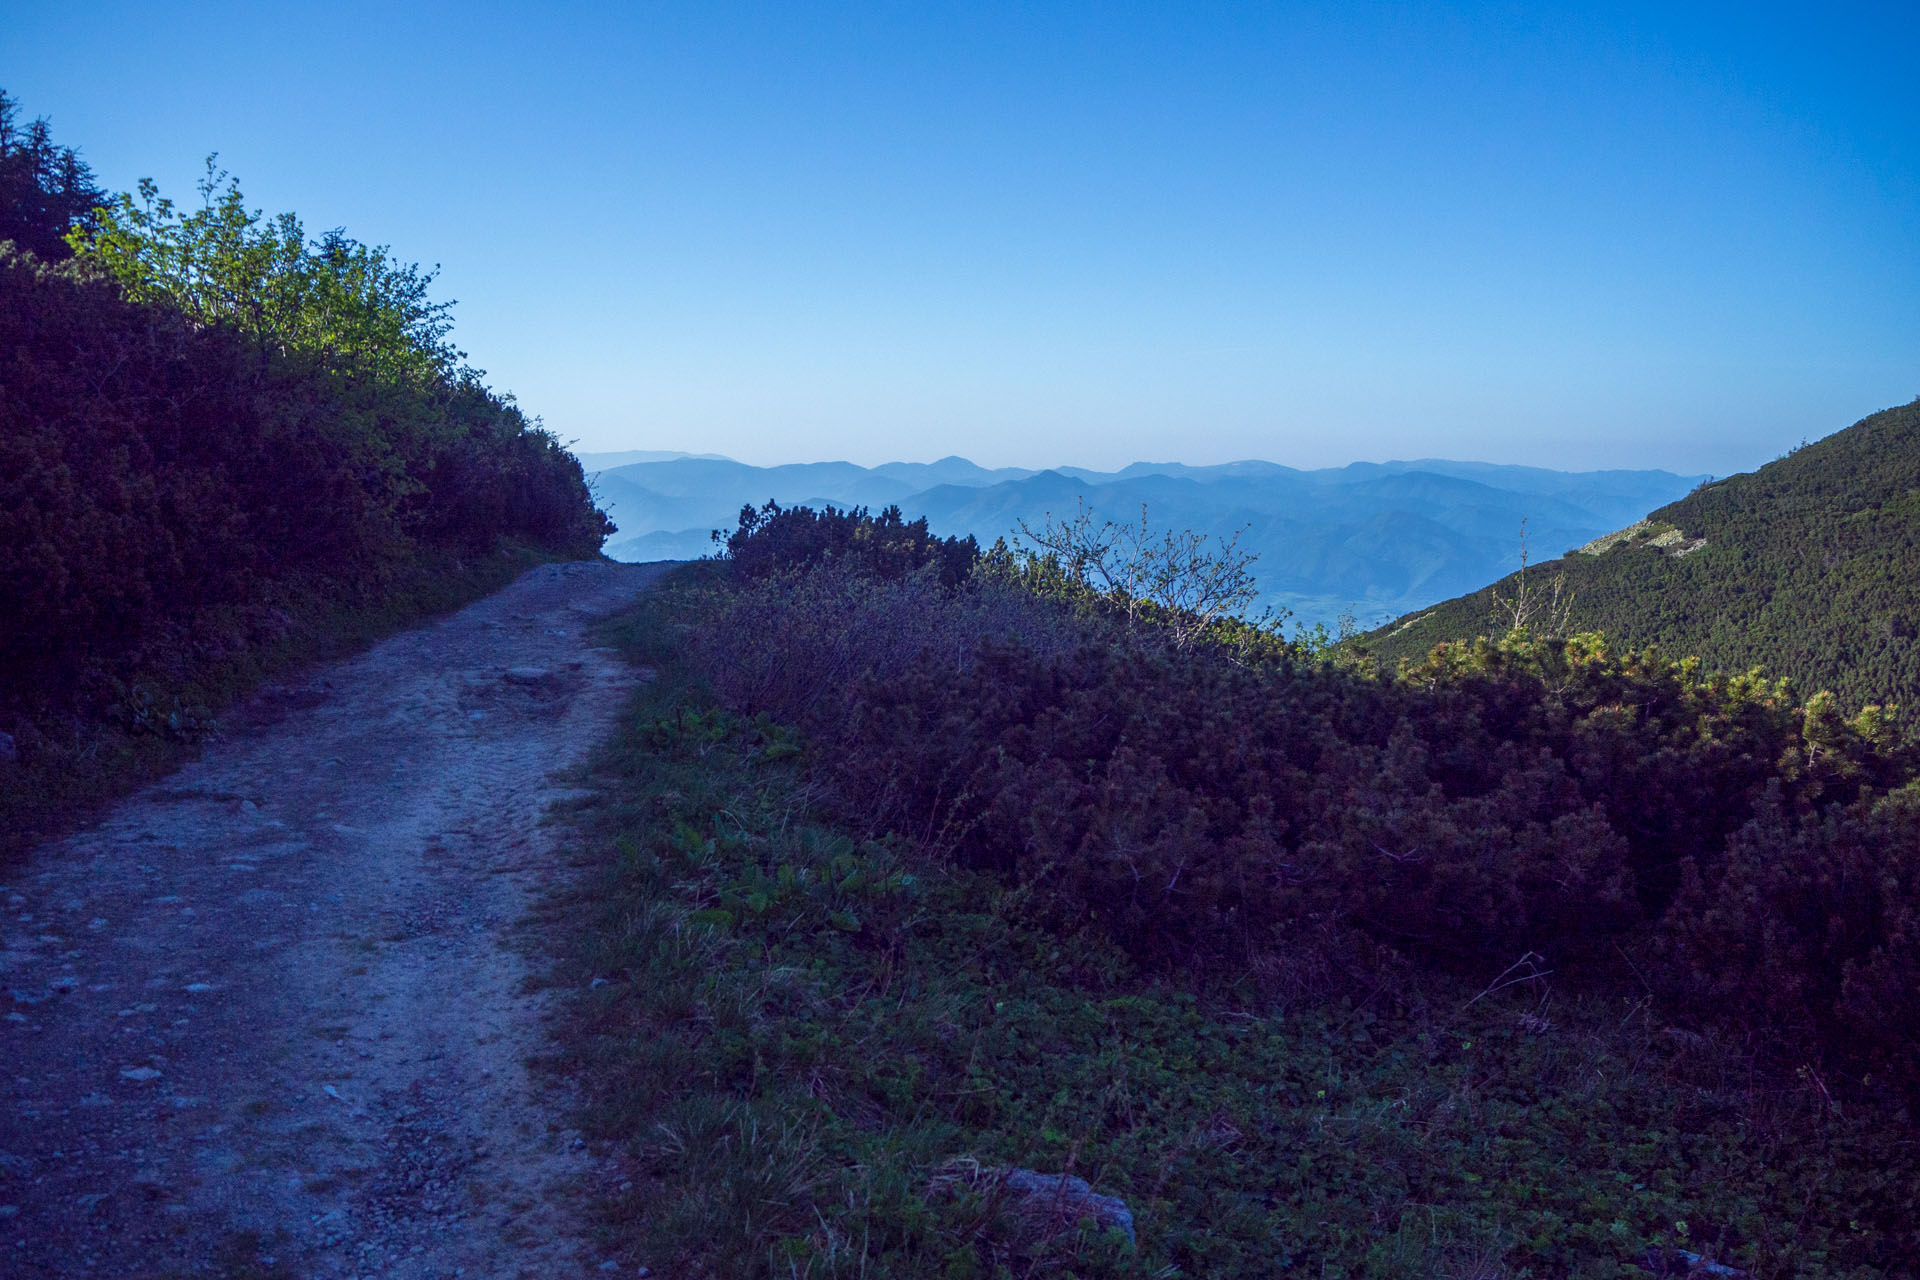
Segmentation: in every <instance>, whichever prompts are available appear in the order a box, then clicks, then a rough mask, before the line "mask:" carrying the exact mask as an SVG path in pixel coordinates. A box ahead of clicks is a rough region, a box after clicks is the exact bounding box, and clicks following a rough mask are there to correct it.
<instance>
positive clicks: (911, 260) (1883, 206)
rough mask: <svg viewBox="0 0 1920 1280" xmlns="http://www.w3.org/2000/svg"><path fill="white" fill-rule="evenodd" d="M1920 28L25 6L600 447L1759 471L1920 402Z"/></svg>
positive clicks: (93, 102) (1705, 14)
mask: <svg viewBox="0 0 1920 1280" xmlns="http://www.w3.org/2000/svg"><path fill="white" fill-rule="evenodd" d="M1916 47H1920V5H1916V4H1914V3H1912V0H1907V3H1904V4H1889V5H1884V6H1850V5H1845V4H1840V5H1834V4H1821V5H1807V6H1801V7H1791V8H1788V7H1781V8H1770V7H1768V6H1765V5H1755V4H1740V5H1728V6H1725V7H1715V6H1707V5H1696V4H1681V5H1675V4H1671V3H1665V4H1658V5H1647V6H1644V7H1641V8H1604V9H1603V8H1582V9H1558V10H1546V9H1538V8H1536V7H1534V6H1523V5H1518V4H1511V5H1485V6H1474V5H1464V6H1451V5H1449V6H1443V5H1424V4H1423V5H1372V4H1334V3H1328V4H1320V5H1292V4H1279V3H1272V4H1255V3H1248V4H1234V5H1208V4H1203V3H1194V2H1192V0H1183V2H1182V3H1159V4H1152V5H1125V4H1119V3H1100V4H1084V5H1081V4H1064V3H1061V4H1031V3H1030V4H998V3H985V2H982V0H972V2H969V3H965V4H954V5H941V4H932V3H902V4H869V5H826V4H821V5H800V4H792V5H767V6H744V5H731V4H726V3H719V2H702V3H687V4H674V5H660V4H601V5H586V4H565V3H561V4H542V5H532V4H528V5H519V6H506V5H488V4H480V3H463V4H457V5H455V4H447V5H427V4H417V5H405V4H400V5H396V4H390V3H389V4H378V5H374V4H359V3H336V4H330V5H326V6H315V5H278V4H271V3H258V2H257V0H256V2H254V3H247V4H232V5H217V4H195V3H190V2H189V3H174V4H165V5H162V4H130V3H120V2H116V0H96V2H94V3H89V4H84V5H82V4H71V5H69V4H40V5H32V6H28V5H25V4H21V5H15V6H9V11H8V12H7V13H6V15H5V18H4V20H0V87H5V88H6V89H7V90H8V91H9V92H10V93H12V94H13V96H14V97H16V98H17V99H19V100H20V101H21V103H22V105H23V106H24V107H25V109H26V111H27V112H28V113H29V114H31V115H43V114H44V115H48V116H51V117H52V120H53V125H54V130H55V136H56V138H58V139H59V140H60V141H63V142H66V143H68V144H70V145H74V146H77V147H78V148H79V149H80V150H81V152H82V154H83V155H84V156H85V158H86V159H87V160H88V161H89V162H91V163H92V165H93V166H94V168H95V170H96V171H97V172H98V173H99V175H100V177H101V179H102V181H103V183H104V184H105V185H107V186H108V187H110V188H112V189H120V188H125V187H130V186H132V185H133V183H134V182H135V181H136V180H137V179H138V178H140V177H142V176H152V177H154V178H156V179H158V180H159V181H160V183H161V185H162V188H163V190H165V191H167V192H168V193H170V194H174V195H176V196H190V195H191V193H192V183H193V181H194V178H195V176H196V173H197V171H198V169H199V166H200V162H201V160H202V158H203V157H204V156H205V155H206V153H208V152H210V151H216V150H217V151H218V152H219V153H220V158H221V162H222V164H223V165H225V166H226V167H227V168H229V169H231V170H232V171H233V172H234V173H235V174H236V175H237V176H238V177H239V178H240V180H241V183H242V186H243V188H244V190H245V191H246V193H247V196H248V199H249V202H250V203H253V204H257V205H261V206H264V207H265V208H266V209H267V211H268V212H276V211H279V210H282V209H292V210H294V211H296V212H298V213H300V214H301V215H302V216H303V217H304V218H305V219H306V221H307V224H308V227H309V229H310V230H312V231H315V232H318V231H320V230H323V229H325V228H327V227H330V226H334V225H344V226H345V227H346V228H347V230H348V231H349V232H350V233H352V234H354V235H356V236H357V237H359V238H361V239H364V240H369V241H373V242H376V243H386V244H390V245H391V246H392V247H393V249H394V251H395V253H396V254H397V255H398V256H400V257H402V258H404V259H407V260H409V261H413V260H417V261H421V262H424V263H429V264H431V263H435V262H438V263H441V264H443V267H444V270H443V273H442V276H441V292H442V296H447V297H453V298H457V299H458V300H459V307H458V308H457V310H456V313H455V314H456V318H457V321H458V328H457V330H456V336H457V338H458V339H459V340H460V342H461V345H462V346H463V347H464V348H465V349H466V350H468V351H469V352H470V353H471V354H472V357H473V359H474V362H475V363H476V364H478V365H480V366H481V367H483V368H485V369H487V370H488V371H489V380H490V381H491V382H492V383H493V384H494V385H495V386H497V387H500V388H503V389H507V390H511V391H513V392H514V393H516V394H517V395H518V396H519V398H520V400H521V402H522V403H523V404H524V405H525V406H526V407H527V408H528V409H529V410H530V411H532V412H535V413H538V414H540V415H542V416H543V417H544V418H545V420H546V422H547V424H548V425H549V426H550V427H552V428H553V429H554V430H556V431H557V432H559V433H560V434H561V435H562V436H563V437H567V438H570V439H575V440H577V441H578V442H579V445H580V447H582V448H586V449H615V448H678V449H688V450H693V451H712V452H719V453H726V454H731V455H733V456H736V457H739V458H742V459H744V460H747V461H753V462H781V461H797V460H813V459H823V458H849V459H852V460H854V461H859V462H866V463H873V462H879V461H884V460H888V459H895V458H901V459H910V460H925V459H931V458H934V457H938V456H940V455H943V454H948V453H961V454H965V455H967V456H969V457H972V458H974V459H975V460H976V461H979V462H983V463H988V464H1017V465H1026V466H1040V465H1054V464H1058V463H1075V464H1080V465H1087V466H1113V465H1118V464H1122V463H1125V462H1128V461H1132V460H1135V459H1141V458H1146V459H1155V460H1168V459H1177V460H1181V461H1187V462H1194V463H1204V462H1216V461H1223V460H1228V459H1232V458H1241V457H1262V458H1270V459H1273V460H1276V461H1281V462H1287V463H1292V464H1294V465H1302V466H1318V465H1326V464H1333V463H1340V462H1346V461H1351V460H1354V459H1358V458H1373V459H1385V458H1395V457H1423V456H1441V457H1455V458H1483V459H1488V460H1493V461H1503V462H1527V463H1536V464H1542V465H1548V466H1563V467H1593V466H1663V467H1670V468H1673V469H1676V470H1683V471H1708V472H1713V473H1716V474H1725V473H1728V472H1731V471H1736V470H1747V469H1750V468H1752V467H1754V466H1756V465H1759V464H1760V463H1762V462H1765V461H1767V460H1769V459H1771V458H1772V457H1774V456H1776V455H1777V454H1779V453H1781V452H1783V451H1784V450H1785V449H1787V448H1789V447H1790V446H1792V445H1794V444H1797V443H1799V442H1800V440H1801V439H1802V438H1805V437H1815V438H1817V437H1818V436H1821V435H1824V434H1826V433H1828V432H1830V431H1833V430H1836V429H1838V428H1839V427H1842V426H1845V425H1847V424H1848V423H1850V422H1852V421H1853V420H1854V419H1855V418H1858V417H1860V416H1862V415H1863V414H1865V413H1868V412H1870V411H1872V410H1875V409H1879V408H1884V407H1886V406H1888V405H1891V404H1896V403H1903V402H1905V401H1907V400H1910V399H1912V398H1913V397H1914V396H1915V395H1916V394H1920V150H1917V148H1920V87H1916V85H1917V83H1920V82H1916V79H1915V69H1914V67H1915V63H1914V56H1915V49H1916Z"/></svg>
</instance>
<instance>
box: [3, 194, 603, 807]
mask: <svg viewBox="0 0 1920 1280" xmlns="http://www.w3.org/2000/svg"><path fill="white" fill-rule="evenodd" d="M202 195H203V197H205V200H204V204H203V207H202V208H201V209H199V210H197V211H195V212H192V213H186V214H182V213H180V212H179V211H177V210H175V209H174V208H173V206H172V205H171V204H169V203H168V202H167V201H164V200H161V199H159V198H158V196H157V193H156V192H155V191H154V190H153V187H152V184H151V183H143V184H142V189H141V197H140V199H138V200H135V199H134V198H132V197H128V196H122V197H119V198H118V199H117V200H116V201H114V202H113V203H112V204H111V205H110V206H109V207H107V208H106V209H104V210H103V211H102V212H101V213H100V215H99V217H98V218H97V219H95V220H91V221H82V222H80V223H77V224H75V225H74V226H73V227H72V230H71V233H70V237H69V242H70V243H71V245H72V246H73V248H74V250H75V251H76V255H77V257H76V260H75V261H72V262H65V263H60V264H58V265H53V264H49V263H47V262H44V261H42V260H40V259H39V258H37V257H36V256H35V255H33V254H31V253H21V252H16V251H14V250H12V249H0V671H4V672H5V677H4V680H0V731H4V732H6V733H8V734H10V735H11V736H12V737H13V738H14V739H15V742H16V745H17V748H18V751H19V753H20V760H19V762H17V763H15V764H10V765H6V766H0V767H5V768H7V769H8V770H9V777H8V779H7V781H8V783H9V794H8V803H7V804H6V805H5V806H4V811H5V816H6V817H8V818H10V819H13V820H14V821H16V822H18V821H21V817H22V813H23V811H24V810H25V809H31V810H33V811H35V812H39V813H41V814H42V819H44V818H45V816H46V815H49V814H52V815H57V813H58V812H59V811H60V810H61V805H60V803H59V802H58V801H59V798H60V797H64V796H67V795H69V794H70V793H72V792H73V790H74V786H73V785H70V784H72V783H74V781H75V780H76V779H79V778H85V779H87V780H89V782H90V783H91V784H93V785H98V784H100V783H101V782H102V777H101V772H100V770H98V769H96V768H94V767H93V766H92V765H91V764H90V763H89V762H90V761H91V760H93V759H94V758H95V757H96V756H99V755H101V749H103V744H104V743H107V742H109V741H114V740H118V739H128V738H139V737H141V736H153V737H157V738H161V739H165V740H168V741H173V742H187V741H191V740H193V739H194V738H196V737H198V736H199V735H201V734H202V733H204V732H206V731H207V729H208V727H209V726H210V724H211V720H210V716H211V710H210V708H217V706H218V704H219V702H220V701H221V696H214V694H213V693H210V692H209V691H208V688H207V687H211V686H218V687H219V688H218V692H219V693H220V694H221V695H223V696H230V695H231V693H232V692H234V691H235V690H234V689H233V688H232V687H230V682H229V681H228V678H227V677H228V675H229V674H231V673H234V672H238V671H241V670H245V669H249V668H250V666H252V665H257V664H251V663H250V661H249V659H248V657H247V655H249V654H254V653H292V652H296V651H299V650H301V649H302V648H311V647H314V646H305V645H303V643H302V641H301V639H300V637H298V636H297V635H294V634H293V633H294V632H296V631H297V630H299V629H300V628H304V627H309V626H315V625H321V624H322V622H323V620H324V624H325V626H327V627H332V626H334V625H335V624H336V623H337V622H338V619H335V618H333V616H332V615H333V613H334V612H335V611H338V610H344V611H345V612H346V613H347V614H348V615H358V616H364V617H368V618H375V617H386V616H388V615H389V614H392V613H394V612H395V611H396V610H397V611H398V612H399V613H402V614H404V613H406V612H408V609H409V607H410V606H408V605H407V602H409V601H413V600H416V599H417V600H421V601H425V600H427V599H429V598H431V599H434V600H441V599H442V598H443V597H444V598H447V599H450V598H453V597H458V596H459V595H460V594H461V592H462V591H463V590H465V589H466V588H467V587H469V586H471V585H473V584H475V583H477V582H479V581H482V580H487V581H492V580H493V579H492V578H491V577H490V575H489V574H488V573H485V572H478V573H476V572H475V570H476V568H478V567H481V566H488V565H494V564H500V563H505V562H507V561H508V560H512V561H513V562H515V563H519V564H521V565H524V564H525V563H527V559H526V554H527V553H529V552H530V553H531V554H532V555H533V556H535V557H539V556H556V555H557V556H583V555H592V554H594V553H595V552H597V551H598V549H599V546H600V543H601V541H602V540H603V539H604V537H605V536H606V534H607V533H608V532H609V531H610V526H609V525H608V523H607V521H606V518H605V517H604V516H603V515H602V514H601V513H600V512H599V511H597V510H595V509H594V506H593V500H592V497H591V495H590V494H589V493H588V490H587V487H586V483H585V479H584V477H583V475H582V473H581V470H580V465H579V463H578V462H577V461H576V460H575V459H574V458H573V457H572V456H571V455H570V454H568V453H567V452H566V450H565V449H564V448H562V447H561V445H560V443H559V441H558V440H556V439H555V438H554V437H553V435H552V434H551V433H549V432H547V431H545V430H544V429H542V428H541V427H540V426H539V425H538V423H537V422H529V421H528V420H527V418H526V417H525V416H523V415H522V414H521V412H520V411H519V409H518V408H516V407H515V406H514V404H513V403H512V401H511V399H510V398H508V397H504V396H500V395H496V394H495V393H493V392H491V391H490V390H488V389H487V388H486V387H485V386H484V385H483V384H482V383H481V382H480V380H479V375H478V374H477V373H476V372H475V371H474V370H472V369H469V368H466V367H465V366H464V365H462V364H461V363H460V353H459V352H457V351H455V350H454V349H453V348H452V347H451V346H450V345H449V344H448V342H447V325H448V319H447V307H446V305H445V304H440V303H435V302H432V301H431V300H430V299H429V298H428V296H427V289H428V285H429V284H430V282H431V276H429V275H426V274H423V273H421V272H420V271H418V270H417V269H415V268H413V267H402V266H399V265H397V264H395V263H394V262H392V261H391V259H390V258H389V257H388V256H387V254H386V252H385V251H384V250H381V249H370V248H368V247H366V246H364V245H360V244H358V243H356V242H354V241H352V240H350V239H348V238H347V237H346V236H345V235H344V234H342V233H339V232H334V233H330V234H329V235H327V236H325V237H323V238H322V239H321V240H319V241H317V242H315V243H313V244H311V245H309V244H308V243H306V241H305V239H304V232H303V231H302V229H301V226H300V223H299V222H298V220H297V219H295V218H293V217H291V216H290V215H285V216H282V217H280V218H278V219H274V220H273V221H271V222H263V221H262V220H261V218H260V216H259V215H258V214H257V213H252V212H249V211H248V210H247V209H246V207H245V205H244V204H243V202H242V200H241V197H240V193H239V190H238V188H237V187H236V186H235V185H234V184H232V183H231V182H228V181H226V180H225V178H224V175H215V174H214V173H212V171H211V169H210V171H209V176H208V180H207V182H206V183H205V184H204V185H203V187H202ZM63 229H64V228H63ZM427 575H440V576H442V577H443V578H444V579H445V580H446V581H447V583H449V584H450V585H451V587H452V588H453V589H452V590H451V591H449V592H443V593H438V594H436V593H435V592H434V591H433V590H431V589H429V588H426V587H423V585H422V579H423V577H425V576H427ZM319 647H324V646H319ZM129 752H130V754H131V755H132V756H134V757H137V758H140V759H145V758H146V756H147V755H149V754H152V753H146V752H142V751H140V750H135V749H131V748H129ZM105 754H106V755H108V756H116V755H119V754H127V753H122V752H120V751H119V748H117V747H116V748H114V749H113V750H110V751H106V752H105ZM159 754H160V755H161V756H165V755H166V753H164V752H162V753H159ZM134 772H135V773H137V772H138V770H137V769H136V770H134ZM23 778H27V779H32V780H33V781H32V784H31V785H30V786H29V785H26V784H25V783H23V781H22V780H23ZM16 785H17V791H16ZM16 794H25V795H27V796H28V798H29V801H30V803H28V802H23V806H22V807H16V806H15V805H14V804H13V803H12V801H13V799H14V798H15V796H16ZM34 797H37V799H35V798H34ZM42 819H34V820H33V821H30V822H28V823H27V824H26V830H25V831H24V832H22V831H19V830H16V831H14V832H11V833H9V836H8V839H7V841H6V843H7V844H9V845H12V844H14V843H16V842H17V841H18V840H20V839H25V838H27V837H28V836H30V835H31V832H32V830H34V829H39V828H40V827H41V826H42Z"/></svg>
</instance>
